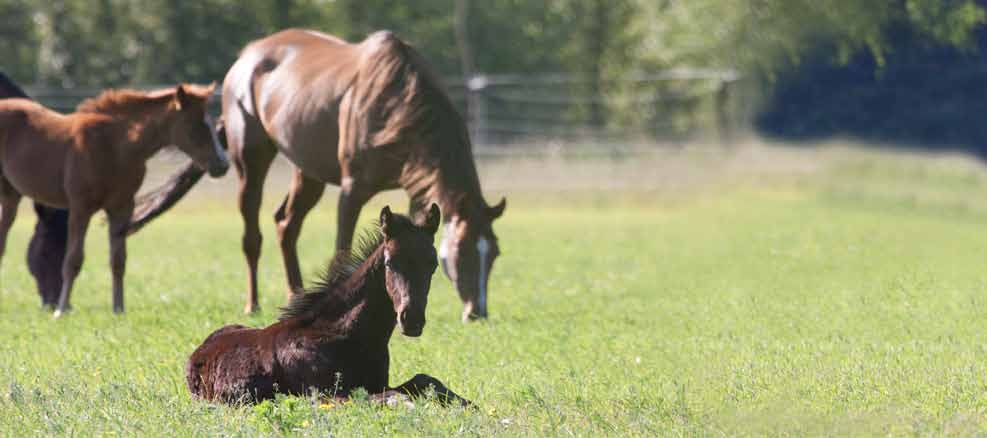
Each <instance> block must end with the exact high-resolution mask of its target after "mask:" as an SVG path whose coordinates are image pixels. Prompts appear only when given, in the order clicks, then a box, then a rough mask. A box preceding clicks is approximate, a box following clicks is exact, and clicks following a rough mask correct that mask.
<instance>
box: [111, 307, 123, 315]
mask: <svg viewBox="0 0 987 438" xmlns="http://www.w3.org/2000/svg"><path fill="white" fill-rule="evenodd" d="M113 313H115V314H117V315H120V314H123V307H114V308H113Z"/></svg>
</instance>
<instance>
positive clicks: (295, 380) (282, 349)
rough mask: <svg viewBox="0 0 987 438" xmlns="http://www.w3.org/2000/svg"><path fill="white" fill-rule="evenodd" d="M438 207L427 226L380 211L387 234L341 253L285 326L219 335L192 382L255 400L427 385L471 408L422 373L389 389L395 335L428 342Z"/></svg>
mask: <svg viewBox="0 0 987 438" xmlns="http://www.w3.org/2000/svg"><path fill="white" fill-rule="evenodd" d="M439 214H440V213H439V207H438V206H437V205H435V204H433V205H432V207H431V208H430V210H429V212H428V215H427V217H426V218H425V220H424V222H423V223H420V224H416V223H414V222H412V220H411V219H410V218H408V217H405V216H401V215H397V214H392V213H391V210H390V208H388V207H384V209H383V210H381V212H380V230H379V232H375V233H371V234H370V235H368V236H367V237H365V238H364V239H361V240H360V243H359V244H358V245H357V248H356V249H355V251H353V252H352V253H347V252H340V253H339V255H337V257H336V259H335V260H334V261H333V263H332V265H330V267H329V271H328V272H329V273H328V274H327V275H326V276H325V277H324V280H323V281H322V282H321V283H319V284H318V285H316V286H315V287H314V289H313V290H312V291H310V292H308V293H304V294H298V295H295V296H293V297H292V301H291V303H290V304H289V305H288V307H286V308H284V309H282V310H283V312H282V314H281V317H280V321H278V322H277V323H275V324H273V325H271V326H268V327H266V328H262V329H257V328H247V327H244V326H241V325H230V326H226V327H223V328H221V329H219V330H216V331H215V332H213V333H212V334H211V335H209V337H207V338H206V340H205V341H203V343H202V345H200V346H199V348H197V349H196V350H195V352H193V353H192V355H191V356H190V357H189V360H188V363H187V364H186V368H185V372H186V374H185V375H186V383H187V384H188V388H189V391H191V392H192V394H193V395H194V396H196V397H199V398H203V399H206V400H212V401H219V402H225V403H238V402H256V401H259V400H264V399H270V398H274V396H275V394H276V393H287V394H294V395H305V394H308V393H309V392H310V391H313V390H314V391H318V392H319V393H320V394H323V395H329V396H331V397H335V398H337V399H345V398H347V397H348V396H349V395H350V393H351V391H352V390H354V389H356V388H364V389H366V390H367V392H369V393H370V394H372V396H373V398H374V399H377V400H381V401H384V400H386V399H388V398H389V397H390V396H392V395H398V394H406V395H409V396H412V397H415V396H419V395H422V394H423V392H424V391H426V390H427V388H428V386H430V385H431V386H433V387H434V388H435V392H436V394H437V395H438V396H439V397H440V399H441V400H442V401H444V402H457V403H460V404H463V405H469V402H468V401H466V400H464V399H462V398H460V397H459V396H457V395H456V394H455V393H453V392H451V391H449V390H448V389H446V388H445V386H444V385H442V383H441V382H439V381H438V380H436V379H434V378H432V377H429V376H426V375H424V374H419V375H417V376H415V377H414V378H413V379H411V380H410V381H408V382H407V383H404V384H402V385H400V386H397V387H394V388H391V387H390V386H389V385H388V368H389V364H390V354H389V353H388V348H387V344H388V342H389V341H390V338H391V334H392V333H393V332H394V327H395V326H397V327H398V328H399V329H400V330H401V333H403V334H404V335H406V336H412V337H416V336H420V335H421V334H422V330H423V329H424V327H425V305H426V303H427V300H428V290H429V286H430V283H431V278H432V274H433V273H434V272H435V268H436V267H437V266H438V262H437V260H436V255H435V248H434V247H433V246H432V244H433V236H434V234H435V231H436V230H437V229H438V227H439Z"/></svg>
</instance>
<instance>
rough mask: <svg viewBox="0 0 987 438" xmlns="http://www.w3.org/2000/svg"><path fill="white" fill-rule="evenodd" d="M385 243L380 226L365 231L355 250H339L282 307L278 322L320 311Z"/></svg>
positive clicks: (354, 247)
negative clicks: (309, 283) (302, 288)
mask: <svg viewBox="0 0 987 438" xmlns="http://www.w3.org/2000/svg"><path fill="white" fill-rule="evenodd" d="M383 242H384V235H383V234H382V233H381V232H380V227H379V226H374V227H371V228H370V229H368V230H366V231H364V232H363V233H362V234H361V235H360V236H359V237H358V238H357V239H356V242H355V243H356V244H355V245H354V246H353V249H352V251H345V250H344V251H340V252H339V253H337V254H336V256H335V257H333V259H332V262H330V263H329V266H328V267H327V268H326V269H325V271H324V272H323V273H322V274H321V275H319V278H318V280H316V281H315V283H314V284H313V285H312V286H310V287H309V288H308V289H307V290H306V291H305V292H304V293H302V294H297V295H295V296H293V297H292V298H291V302H289V303H288V305H287V306H285V307H282V308H281V315H280V316H278V320H279V321H284V320H287V319H291V318H296V317H300V316H304V315H306V314H307V313H309V312H310V311H313V310H317V309H318V308H319V307H320V305H321V304H322V303H324V302H325V301H327V300H329V299H330V298H332V297H333V296H334V295H335V294H336V293H339V292H341V290H340V286H342V285H343V283H345V282H346V280H348V279H349V278H350V277H352V276H353V274H354V273H356V272H357V271H358V270H359V269H360V266H363V263H364V262H366V261H367V260H368V259H369V258H370V257H371V256H373V254H374V252H375V251H376V250H377V248H378V247H379V246H380V245H381V244H382V243H383Z"/></svg>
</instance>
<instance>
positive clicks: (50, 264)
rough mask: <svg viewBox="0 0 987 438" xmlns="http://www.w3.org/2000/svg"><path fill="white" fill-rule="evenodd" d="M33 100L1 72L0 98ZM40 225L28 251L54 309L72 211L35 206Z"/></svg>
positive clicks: (43, 299)
mask: <svg viewBox="0 0 987 438" xmlns="http://www.w3.org/2000/svg"><path fill="white" fill-rule="evenodd" d="M9 98H22V99H30V97H28V95H27V93H25V92H24V90H22V89H21V88H20V87H18V86H17V84H15V83H14V81H12V80H11V79H10V78H8V77H7V75H5V74H3V72H0V99H9ZM34 212H35V214H36V215H37V216H38V222H37V224H35V226H34V234H32V235H31V243H30V244H29V245H28V247H27V248H28V249H27V266H28V268H29V269H30V271H31V275H32V276H34V281H35V283H36V284H37V286H38V295H40V296H41V304H42V305H43V306H45V307H50V308H54V307H55V304H57V303H58V294H59V293H60V292H61V290H62V261H63V260H64V259H65V246H66V243H67V241H68V228H69V212H68V210H63V209H60V208H53V207H48V206H46V205H44V204H41V203H39V202H35V203H34Z"/></svg>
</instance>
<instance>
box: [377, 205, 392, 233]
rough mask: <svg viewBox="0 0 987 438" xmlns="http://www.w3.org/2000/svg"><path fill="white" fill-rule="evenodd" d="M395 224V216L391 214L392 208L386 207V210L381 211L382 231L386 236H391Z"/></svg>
mask: <svg viewBox="0 0 987 438" xmlns="http://www.w3.org/2000/svg"><path fill="white" fill-rule="evenodd" d="M393 223H394V214H393V213H391V207H390V206H384V208H382V209H381V210H380V231H381V232H382V233H384V235H385V236H388V235H390V232H391V231H394V230H393V229H392V226H393Z"/></svg>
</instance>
